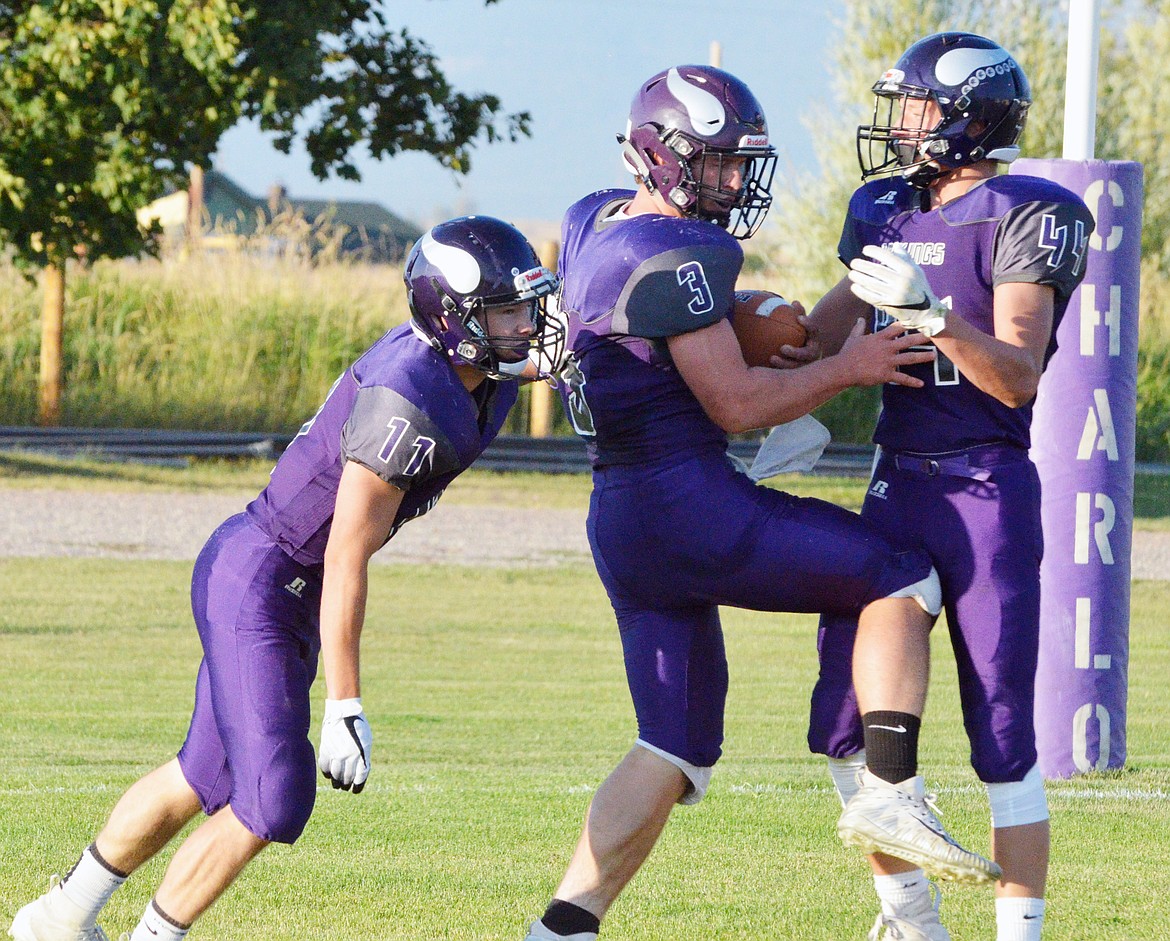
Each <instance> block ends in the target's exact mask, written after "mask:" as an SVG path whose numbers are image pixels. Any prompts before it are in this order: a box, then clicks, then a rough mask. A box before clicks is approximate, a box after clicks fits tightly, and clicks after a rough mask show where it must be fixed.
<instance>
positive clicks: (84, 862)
mask: <svg viewBox="0 0 1170 941" xmlns="http://www.w3.org/2000/svg"><path fill="white" fill-rule="evenodd" d="M404 280H405V282H406V289H407V297H408V301H409V307H410V314H411V316H410V321H409V322H408V323H405V324H403V325H402V326H399V327H396V328H394V329H392V330H391V331H390V332H388V333H387V334H386V335H385V336H383V337H382V338H381V339H380V340H378V342H377V343H375V344H374V345H373V346H372V347H370V349H369V350H367V351H366V352H365V353H364V354H363V355H362V356H361V357H360V358H359V359H358V360H357V361H356V362H354V364H353V365H352V366H350V367H349V368H348V369H346V371H345V372H344V373H343V374H342V375H341V377H340V378H339V379H338V380H337V382H336V383H334V385H333V388H332V389H331V390H330V392H329V395H328V396H327V398H326V399H325V403H324V404H323V405H322V406H321V409H320V410H319V411H318V412H317V414H316V415H315V416H314V417H313V418H312V419H310V420H309V421H308V422H306V423H305V425H304V426H303V427H302V428H301V430H300V433H299V434H298V435H297V437H296V438H295V439H294V440H293V442H292V444H291V445H290V446H289V447H288V449H287V450H286V451H285V452H284V454H283V455H282V456H281V458H280V460H279V461H278V463H277V465H276V467H275V468H274V469H273V471H272V477H271V481H270V482H269V484H268V486H267V487H266V488H265V489H264V491H263V492H262V493H261V494H260V495H259V496H258V497H257V498H256V499H255V500H253V501H252V502H251V503H250V504H249V505H248V507H247V509H246V510H245V511H244V512H243V513H240V514H239V515H237V516H233V517H232V518H231V519H229V520H227V521H226V522H224V523H223V524H222V525H221V526H220V527H219V528H218V529H217V530H216V531H215V533H214V534H213V535H212V536H211V538H210V539H209V540H208V542H207V544H206V545H205V546H204V548H203V550H202V552H201V553H200V555H199V558H198V561H197V562H196V563H195V572H194V577H193V579H192V585H191V600H192V609H193V611H194V615H195V622H196V625H197V627H198V630H199V636H200V640H201V642H202V645H203V660H202V662H201V663H200V665H199V673H198V679H197V682H196V689H195V708H194V713H193V716H192V718H191V725H190V729H189V731H188V733H187V738H186V741H185V742H184V743H183V746H182V748H181V749H180V750H179V753H178V757H177V758H175V759H173V760H171V761H168V762H167V763H166V764H164V765H162V766H161V767H160V768H157V769H156V770H154V771H152V772H151V773H149V774H147V775H146V776H145V777H143V778H142V779H141V780H139V781H138V782H137V783H136V784H134V785H133V786H132V787H131V788H130V789H129V790H128V791H127V792H126V793H125V795H124V796H123V797H122V798H121V800H119V801H118V803H117V805H116V806H115V807H114V810H113V812H112V814H111V816H110V818H109V821H108V822H107V824H106V826H105V827H104V829H102V831H101V832H100V833H99V834H98V835H97V838H96V839H95V840H94V842H93V843H92V844H91V845H90V846H89V847H88V848H87V849H86V850H85V851H84V853H83V854H82V856H81V858H80V860H79V861H78V862H77V864H76V865H75V866H74V867H73V869H72V870H71V871H70V872H69V874H68V875H67V876H66V877H65V879H64V880H63V881H61V882H59V883H58V882H56V881H53V882H51V884H50V889H49V891H48V892H47V893H46V894H45V895H43V896H41V897H40V898H38V899H36V900H34V901H33V902H31V903H29V904H28V905H26V906H25V907H24V908H22V909H21V910H20V912H18V913H17V915H16V918H15V920H14V922H13V925H12V928H11V934H12V935H13V937H15V938H16V939H17V941H99V939H104V938H105V937H106V936H105V934H104V933H103V931H102V929H101V928H100V927H98V925H97V917H98V914H99V912H100V911H101V909H102V907H103V906H104V905H105V903H106V902H107V901H108V900H109V898H110V896H111V895H112V893H113V892H114V890H115V889H116V888H117V887H118V886H119V885H120V884H121V883H122V882H123V881H124V880H125V878H126V877H127V876H128V875H129V874H130V873H132V872H134V870H136V869H137V868H138V867H139V866H141V865H142V864H143V863H144V862H146V860H148V859H150V858H151V857H152V856H153V855H154V854H155V853H157V852H158V851H159V850H160V849H162V847H163V846H165V845H166V844H167V843H168V842H169V841H170V840H171V839H172V838H173V837H174V836H175V835H176V834H177V833H178V832H179V831H180V829H182V827H183V826H184V825H185V824H186V823H187V822H188V821H189V820H191V819H192V818H193V817H195V816H196V815H197V814H199V813H200V812H201V811H202V812H203V813H204V814H206V815H207V819H206V820H205V821H204V822H203V823H201V824H200V825H199V826H198V827H197V828H196V829H195V830H194V831H193V832H192V833H191V834H190V835H189V836H188V837H187V838H186V839H185V840H184V841H183V842H182V845H180V846H179V848H178V850H177V851H176V853H175V855H174V858H173V859H172V861H171V863H170V865H169V866H168V868H167V870H166V874H165V875H164V876H163V880H162V883H161V884H160V886H159V887H158V891H157V892H156V893H155V895H154V898H153V899H152V900H151V903H150V905H149V906H148V907H147V909H146V912H145V913H144V915H143V917H142V920H141V921H140V923H139V925H138V927H137V928H136V929H135V930H134V933H133V935H132V936H131V937H132V939H133V941H148V939H149V941H159V939H161V941H168V939H170V941H174V939H178V938H181V937H183V936H184V935H185V934H186V932H187V930H188V929H189V928H190V926H191V924H192V923H193V922H194V921H195V919H196V918H198V917H199V916H200V915H201V914H202V913H203V912H204V911H205V910H206V909H207V908H208V906H210V905H211V904H212V903H213V902H214V901H215V899H216V898H218V897H219V895H220V894H221V893H222V892H223V891H224V890H225V889H226V888H227V887H228V886H229V885H230V884H231V882H232V881H233V880H234V879H235V878H236V876H237V875H239V873H240V872H241V870H243V868H244V867H245V866H246V865H247V864H248V862H249V861H250V860H252V859H253V858H254V857H255V856H256V854H257V853H259V852H260V851H261V850H262V849H263V848H264V847H265V846H267V845H268V843H270V842H278V843H293V842H294V841H295V840H296V839H297V837H298V836H300V834H301V831H302V830H303V829H304V826H305V824H306V822H307V821H308V819H309V815H310V813H311V812H312V809H313V802H314V797H315V792H316V784H315V775H316V770H315V768H314V765H315V764H316V765H317V766H318V767H319V768H320V770H321V772H322V773H323V774H324V776H325V777H326V778H327V779H329V780H330V781H331V782H332V784H333V786H334V787H335V788H341V789H343V790H346V791H350V790H352V792H353V793H355V794H356V793H358V792H360V791H361V790H362V788H363V787H364V786H365V783H366V778H367V776H368V775H369V773H370V747H371V743H372V735H371V731H370V725H369V723H368V722H367V721H366V715H365V712H364V711H363V709H362V701H361V693H362V690H361V682H360V676H359V670H358V648H359V641H360V637H361V632H362V625H363V622H364V619H365V617H364V616H365V607H366V598H367V570H368V564H369V561H370V557H371V556H372V555H373V554H374V552H376V551H377V550H378V549H379V548H381V546H383V545H384V544H385V543H386V542H387V541H388V540H389V539H390V537H391V536H393V534H394V533H395V532H396V531H397V529H398V528H399V527H400V526H402V525H403V524H404V523H406V522H407V521H408V520H412V519H414V518H416V517H418V516H421V515H422V514H424V513H426V512H427V510H429V509H430V508H431V507H432V506H434V504H435V502H436V501H437V500H438V499H439V496H440V494H441V493H442V492H443V489H444V488H445V487H446V486H447V485H448V484H449V483H450V482H451V481H452V480H453V479H454V478H455V477H456V476H458V475H459V474H460V473H461V472H462V471H464V470H465V469H466V468H467V467H468V466H469V465H470V464H471V463H472V462H473V461H474V460H475V459H476V458H477V457H478V456H479V455H480V453H481V452H482V451H483V450H484V448H485V447H486V446H487V445H488V444H489V443H490V442H491V441H492V439H493V438H495V436H496V434H497V433H498V432H499V430H500V427H501V425H502V424H503V422H504V419H505V417H506V416H507V414H508V410H509V409H510V408H511V407H512V404H513V403H514V402H515V401H516V395H517V381H516V380H518V379H537V378H545V377H547V376H548V375H549V374H550V371H551V370H552V369H555V368H556V366H557V365H558V363H559V360H560V356H561V350H563V340H564V331H563V328H562V327H561V326H560V324H559V323H558V322H556V321H554V320H552V319H550V318H548V317H547V315H546V309H545V303H546V302H545V299H546V297H547V296H548V295H549V294H550V293H551V292H552V291H553V290H555V288H556V286H557V279H556V276H555V275H553V274H552V273H551V272H550V271H549V270H548V269H547V268H545V267H543V266H542V265H541V263H540V261H539V259H538V258H537V256H536V253H535V252H534V251H533V250H532V247H531V246H530V245H529V243H528V242H527V241H526V240H525V238H524V236H523V235H521V234H520V232H518V231H517V230H516V229H515V228H513V227H512V226H511V225H509V224H508V223H506V222H501V221H500V220H498V219H493V218H490V217H487V216H467V217H463V218H459V219H454V220H451V221H449V222H444V223H442V224H440V225H437V226H435V227H434V228H433V229H431V230H430V231H428V232H427V233H426V234H425V235H424V236H423V237H422V238H421V240H420V241H419V242H418V243H417V244H416V245H415V246H414V249H413V250H412V251H411V253H410V256H409V257H408V259H407V261H406V269H405V275H404ZM319 653H320V654H321V656H322V663H323V667H324V673H325V687H326V690H325V704H324V717H323V723H322V726H321V737H320V748H319V749H318V752H317V756H316V761H314V755H313V746H312V744H311V742H310V740H309V733H310V729H309V703H310V700H309V690H310V687H311V685H312V683H313V679H314V676H315V674H316V671H317V659H318V654H319Z"/></svg>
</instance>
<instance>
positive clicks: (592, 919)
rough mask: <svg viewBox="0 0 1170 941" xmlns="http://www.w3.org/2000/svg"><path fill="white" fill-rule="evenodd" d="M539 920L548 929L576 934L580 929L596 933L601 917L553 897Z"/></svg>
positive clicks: (598, 929)
mask: <svg viewBox="0 0 1170 941" xmlns="http://www.w3.org/2000/svg"><path fill="white" fill-rule="evenodd" d="M540 920H541V921H543V922H544V926H545V927H546V928H547V929H548V930H549V931H555V932H556V933H557V934H578V933H580V932H582V931H590V932H592V933H593V934H597V933H598V932H599V931H601V919H600V918H598V917H597V916H596V915H594V914H593V912H589V911H586V910H585V909H583V908H582V907H581V906H580V905H574V904H573V903H572V902H563V901H561V900H560V899H553V900H552V901H551V902H550V903H549V906H548V908H547V909H545V912H544V914H543V915H542V916H541V918H540Z"/></svg>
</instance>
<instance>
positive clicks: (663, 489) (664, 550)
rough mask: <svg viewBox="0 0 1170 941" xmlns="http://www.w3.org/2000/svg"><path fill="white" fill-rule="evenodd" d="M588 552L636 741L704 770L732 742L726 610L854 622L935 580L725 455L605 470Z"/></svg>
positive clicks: (848, 516) (919, 565)
mask: <svg viewBox="0 0 1170 941" xmlns="http://www.w3.org/2000/svg"><path fill="white" fill-rule="evenodd" d="M593 481H594V486H593V495H592V497H591V499H590V508H589V523H588V530H589V542H590V545H591V547H592V549H593V558H594V561H595V563H596V565H597V571H598V574H599V575H600V577H601V581H602V583H603V584H604V585H605V589H606V591H607V592H608V593H609V598H610V601H611V603H612V604H613V608H614V612H615V614H616V615H617V622H618V629H619V631H620V633H621V640H622V649H623V653H624V656H625V665H626V677H627V679H628V681H629V686H630V692H631V695H632V696H633V700H634V711H635V713H636V715H637V720H638V737H639V738H640V739H641V740H642V741H644V742H646V743H648V744H650V745H653V746H654V747H656V748H659V749H661V750H662V751H664V752H667V753H668V754H671V755H674V756H675V757H677V758H681V759H682V760H684V761H686V762H689V763H690V764H693V765H696V766H698V767H710V766H712V765H714V764H715V762H716V761H717V760H718V758H719V755H720V747H721V745H722V743H723V707H724V701H725V699H726V696H727V658H726V656H725V654H724V649H723V632H722V628H721V627H720V623H719V610H718V606H719V605H730V606H731V607H737V608H751V609H754V610H758V611H796V612H816V611H833V612H835V613H837V614H841V615H849V616H856V614H857V613H858V612H859V611H860V610H861V609H862V608H863V607H864V606H865V605H867V604H868V603H869V602H871V601H874V600H876V599H878V598H884V597H886V596H887V595H890V594H892V593H893V592H895V591H897V590H898V589H900V588H904V587H905V586H907V585H911V584H913V583H914V582H917V581H919V580H921V579H923V578H925V577H926V576H927V575H928V574H929V572H930V560H929V559H928V558H927V557H926V554H925V553H924V552H922V551H921V550H910V551H907V552H898V551H895V549H894V548H893V546H892V545H891V544H890V543H889V542H888V541H887V540H886V539H885V538H884V537H883V536H881V535H880V534H879V533H878V531H877V530H876V529H874V528H873V527H871V526H869V525H868V524H867V523H864V522H863V521H862V520H861V518H860V517H858V516H857V515H856V514H855V513H850V512H848V511H847V510H843V509H841V508H840V507H838V506H834V505H832V504H830V503H825V502H823V501H820V500H808V499H801V498H798V497H793V496H791V495H789V494H786V493H782V492H780V491H778V490H771V489H769V488H767V487H761V486H757V485H756V484H754V483H752V481H751V480H750V479H748V478H747V477H746V476H745V475H743V474H740V473H737V472H736V471H735V470H734V469H733V468H732V467H731V465H730V464H729V463H728V461H727V460H726V458H725V457H724V456H723V455H722V454H705V455H700V456H697V457H694V458H691V459H689V460H686V461H684V462H683V463H680V464H673V465H666V464H663V465H649V466H648V465H631V466H613V467H608V468H603V469H601V470H598V471H596V472H595V473H594V477H593Z"/></svg>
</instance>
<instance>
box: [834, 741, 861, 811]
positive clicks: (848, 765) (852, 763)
mask: <svg viewBox="0 0 1170 941" xmlns="http://www.w3.org/2000/svg"><path fill="white" fill-rule="evenodd" d="M864 770H865V749H864V748H863V749H862V750H861V751H859V752H854V753H853V754H852V755H850V756H848V757H847V758H830V759H829V774H830V775H831V776H832V778H833V785H834V786H835V787H836V788H837V797H838V798H840V800H841V806H842V807H844V806H845V805H846V804H848V803H849V800H850V798H852V797H853V795H854V794H856V793H857V792H858V791H859V790H860V789H861V772H862V771H864Z"/></svg>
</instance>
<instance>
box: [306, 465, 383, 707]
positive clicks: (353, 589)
mask: <svg viewBox="0 0 1170 941" xmlns="http://www.w3.org/2000/svg"><path fill="white" fill-rule="evenodd" d="M402 497H403V491H402V490H400V489H399V488H398V487H395V486H394V485H393V484H389V483H387V482H386V481H384V480H382V478H380V477H378V476H377V475H376V474H375V473H374V472H373V471H371V470H369V469H367V468H365V467H363V466H362V465H361V464H358V463H356V462H354V461H349V462H347V463H346V465H345V469H344V470H343V471H342V474H341V482H340V484H339V485H338V490H337V506H336V508H335V510H334V513H333V526H332V529H331V530H330V532H329V542H328V543H327V544H326V547H325V575H324V579H323V585H322V591H321V654H322V658H323V666H324V670H325V687H326V692H327V694H328V696H329V698H330V699H349V698H352V697H356V696H360V695H361V680H360V675H359V661H358V647H359V644H360V641H361V632H362V625H363V623H364V620H365V613H366V595H367V587H368V586H367V573H368V570H369V562H370V558H371V556H373V554H374V553H375V552H377V551H378V549H380V548H381V547H382V545H383V544H384V543H385V542H386V536H387V534H388V533H389V532H390V527H391V526H393V525H394V517H395V515H396V514H397V513H398V507H399V504H400V503H401V502H402Z"/></svg>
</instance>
